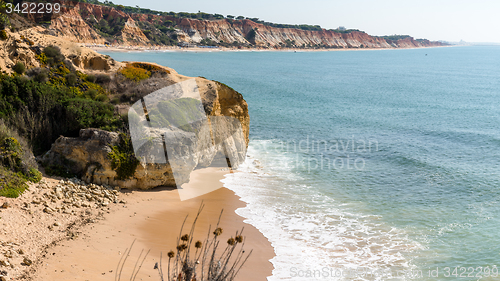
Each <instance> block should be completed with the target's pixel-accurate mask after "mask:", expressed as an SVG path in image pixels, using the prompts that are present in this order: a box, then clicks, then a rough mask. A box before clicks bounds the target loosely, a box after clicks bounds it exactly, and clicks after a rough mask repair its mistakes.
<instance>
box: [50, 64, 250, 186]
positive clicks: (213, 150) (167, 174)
mask: <svg viewBox="0 0 500 281" xmlns="http://www.w3.org/2000/svg"><path fill="white" fill-rule="evenodd" d="M165 69H166V70H168V71H169V74H168V76H167V77H164V79H165V81H166V84H167V85H171V84H175V83H179V82H183V81H186V80H190V79H192V78H190V77H186V76H183V75H179V74H177V73H176V72H175V71H174V70H173V69H170V68H166V67H165ZM195 82H196V85H197V88H198V92H199V95H200V98H201V102H202V104H203V109H204V111H205V114H206V115H207V121H208V122H209V124H210V126H206V127H204V130H209V131H208V132H202V131H200V132H198V133H197V134H196V136H195V134H192V133H191V134H190V133H188V132H184V131H181V130H178V129H176V131H175V132H174V133H175V134H177V135H179V134H181V135H183V137H185V138H186V141H182V142H178V147H174V148H173V150H175V151H177V152H179V153H181V154H183V155H184V156H186V157H179V158H176V159H175V160H172V159H170V157H171V156H172V155H170V154H169V160H168V161H169V162H168V163H167V164H161V163H151V162H148V161H143V160H144V159H142V158H141V157H139V159H140V160H141V163H140V164H139V165H138V166H137V168H136V170H135V172H134V174H133V175H132V176H131V177H130V178H128V179H125V180H124V179H120V178H119V176H118V174H117V172H116V171H115V170H114V169H113V168H112V165H111V158H110V157H109V153H110V152H111V151H112V147H113V146H116V145H118V143H119V135H118V134H117V133H114V132H107V131H103V130H100V129H82V130H81V131H80V136H79V137H78V138H70V137H64V136H61V137H60V138H58V139H57V140H56V142H55V143H54V144H53V145H52V148H51V150H50V151H48V152H47V153H46V154H45V155H44V156H43V157H42V159H41V160H42V162H43V163H44V164H45V165H49V166H50V165H56V166H63V167H64V168H65V169H69V170H71V171H72V172H73V173H75V174H79V175H80V176H81V177H82V179H83V180H85V181H86V182H88V183H90V182H92V183H95V184H108V185H112V186H120V187H121V188H139V189H151V188H154V187H157V186H176V185H177V186H180V185H181V184H183V183H185V182H188V181H189V178H190V174H191V172H192V171H193V170H194V169H196V168H202V167H208V166H210V165H212V164H213V163H214V162H218V163H221V161H225V160H226V158H227V159H229V158H230V159H231V163H230V165H231V167H233V168H235V167H237V166H238V165H239V164H240V163H242V162H243V161H244V160H245V157H246V148H247V146H248V142H249V138H248V136H249V123H250V117H249V115H248V105H247V103H246V101H245V100H244V99H243V97H242V95H241V94H239V93H238V92H236V91H235V90H233V89H231V88H230V87H228V86H226V85H224V84H221V83H219V82H215V81H210V80H207V79H204V78H201V77H197V78H195ZM127 111H128V109H127ZM227 117H232V118H229V119H228V118H227ZM233 118H234V119H237V120H238V121H239V122H237V123H234V121H232V120H234V119H233ZM234 125H236V126H234ZM240 125H241V127H240ZM235 127H237V128H241V131H240V132H237V130H234V128H235ZM227 132H230V133H229V134H227ZM233 132H236V133H233ZM162 135H163V136H165V142H167V143H169V144H170V145H174V146H175V145H176V144H175V142H169V140H168V138H169V137H168V134H166V133H164V131H162V130H158V131H154V130H153V132H152V134H151V135H148V139H150V141H151V146H153V147H158V146H159V147H163V143H162V142H163V141H162ZM217 136H219V137H220V136H222V138H219V140H218V137H217ZM212 142H214V143H215V145H208V146H207V144H211V143H212ZM158 144H159V145H158ZM136 156H137V155H136ZM172 161H176V162H175V165H176V169H173V168H172V165H174V164H173V163H172ZM226 167H227V166H226ZM174 172H175V175H174Z"/></svg>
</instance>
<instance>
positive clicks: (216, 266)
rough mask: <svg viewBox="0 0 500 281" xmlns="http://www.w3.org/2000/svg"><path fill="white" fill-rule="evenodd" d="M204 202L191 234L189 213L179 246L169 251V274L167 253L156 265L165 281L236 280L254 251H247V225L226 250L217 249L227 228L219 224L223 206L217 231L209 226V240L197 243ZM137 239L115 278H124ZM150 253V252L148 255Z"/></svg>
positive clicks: (182, 227)
mask: <svg viewBox="0 0 500 281" xmlns="http://www.w3.org/2000/svg"><path fill="white" fill-rule="evenodd" d="M204 206H205V205H204V204H203V202H202V203H201V205H200V208H199V209H198V212H197V214H196V217H195V219H194V221H193V224H192V225H191V229H190V231H189V234H182V233H183V230H184V225H185V223H186V220H187V218H188V216H186V218H185V219H184V222H183V223H182V226H181V229H180V232H179V236H178V237H177V244H176V250H175V252H174V251H173V250H172V251H170V252H168V254H167V256H168V264H167V274H166V275H165V273H164V272H163V254H162V253H161V254H160V263H159V264H158V263H156V264H155V266H154V269H157V270H158V274H159V276H160V279H161V281H233V280H234V279H235V277H236V275H237V274H238V272H239V271H240V269H241V267H242V266H243V265H244V264H245V262H246V261H247V260H248V258H249V257H250V254H252V251H250V252H249V253H248V254H245V250H244V245H245V242H244V238H243V236H242V233H243V228H242V229H241V231H239V232H238V231H236V235H235V236H234V237H231V238H229V239H228V240H227V242H226V243H227V245H226V246H225V248H224V250H223V251H222V254H218V253H217V249H219V246H220V243H221V241H222V240H221V238H220V236H221V235H222V232H223V229H222V228H220V227H219V224H220V219H221V217H222V213H223V211H224V210H221V212H220V214H219V219H218V221H217V225H216V227H215V229H214V231H213V232H212V231H211V227H209V229H208V233H207V237H206V238H205V240H204V241H203V242H202V241H200V240H197V241H196V242H194V244H193V241H194V240H193V236H194V229H195V226H196V222H197V221H198V218H199V216H200V214H201V211H202V210H203V207H204ZM134 242H135V240H134ZM134 242H133V243H132V245H131V246H130V248H129V249H127V250H125V254H124V256H122V258H121V259H120V262H119V263H118V267H117V270H116V276H115V280H118V281H119V280H121V279H120V278H121V274H122V271H123V266H124V264H125V262H126V261H127V258H128V257H129V255H130V250H131V249H132V247H133V246H134ZM193 247H194V250H193ZM193 251H194V253H193ZM148 253H149V251H148ZM148 253H146V256H147V255H148ZM141 255H142V252H141ZM141 255H139V257H138V258H137V261H136V264H135V266H134V270H133V271H132V276H131V277H130V280H131V281H132V280H135V278H136V276H137V273H138V272H139V270H140V269H141V267H142V264H143V263H144V260H145V259H146V256H144V258H143V260H142V262H141V263H140V265H139V267H138V268H137V265H138V264H139V261H140V259H141ZM136 268H137V271H136Z"/></svg>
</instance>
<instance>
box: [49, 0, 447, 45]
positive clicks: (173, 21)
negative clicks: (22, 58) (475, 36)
mask: <svg viewBox="0 0 500 281" xmlns="http://www.w3.org/2000/svg"><path fill="white" fill-rule="evenodd" d="M103 20H104V21H103ZM107 25H109V27H108V26H107ZM165 27H168V30H167V29H163V30H160V29H162V28H165ZM158 28H160V29H158ZM49 30H50V31H51V32H52V33H53V34H56V35H58V36H59V37H62V38H66V39H69V40H71V41H73V42H81V43H99V44H103V43H105V42H108V43H111V44H112V43H116V44H121V45H138V46H148V45H158V44H160V45H161V44H174V43H178V42H185V43H194V44H197V43H200V42H202V41H203V40H205V43H206V42H211V43H212V44H217V45H222V46H240V47H241V46H243V47H245V46H246V47H248V46H256V47H261V48H285V47H287V48H415V47H430V46H442V45H443V43H441V42H431V41H428V40H414V39H413V38H411V37H409V38H406V39H400V40H396V41H392V40H386V39H384V38H381V37H377V36H371V35H368V34H366V33H364V32H360V31H352V32H349V33H339V32H336V31H332V30H325V29H322V30H317V31H309V30H302V29H296V28H276V27H272V26H269V25H264V24H260V23H256V22H254V21H252V20H248V19H243V20H233V19H219V20H204V19H190V18H181V17H174V16H170V15H165V14H163V15H156V14H136V13H126V12H123V11H121V10H119V9H116V8H114V7H108V6H101V5H94V4H88V3H78V2H76V3H73V5H66V6H65V8H64V9H63V11H62V13H61V14H59V15H57V16H54V18H53V19H52V23H51V25H50V26H49ZM106 32H107V33H106ZM146 34H147V35H148V36H146ZM166 39H168V40H166ZM207 40H208V41H207Z"/></svg>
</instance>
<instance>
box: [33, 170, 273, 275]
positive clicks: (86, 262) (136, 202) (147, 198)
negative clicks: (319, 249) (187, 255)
mask: <svg viewBox="0 0 500 281" xmlns="http://www.w3.org/2000/svg"><path fill="white" fill-rule="evenodd" d="M226 173H228V172H227V171H222V170H221V169H220V168H207V169H200V170H196V171H194V172H193V173H192V174H191V181H190V183H188V184H187V185H191V186H189V187H193V186H200V185H203V187H205V188H206V187H207V186H212V187H214V189H215V187H222V183H221V182H220V180H221V179H222V178H223V177H224V174H226ZM184 187H186V186H185V185H183V188H184ZM120 198H121V199H124V200H126V201H127V204H125V205H122V204H120V205H113V207H112V208H110V211H109V213H107V214H105V215H104V217H103V219H102V220H99V221H97V222H96V223H93V224H88V225H86V226H84V227H83V228H82V229H80V230H81V233H80V234H79V235H78V237H77V238H76V239H74V240H67V241H63V242H60V243H57V245H55V246H52V247H50V248H48V249H47V250H46V253H45V257H43V258H42V259H41V262H39V263H38V265H37V266H36V267H35V268H33V270H32V273H31V276H32V278H33V279H32V280H92V281H97V280H111V279H113V280H114V277H115V272H116V268H117V265H118V263H119V261H120V258H121V257H122V256H123V253H124V252H125V250H126V249H127V248H128V247H130V245H131V244H132V242H133V241H134V240H135V244H134V246H133V248H132V251H131V253H130V257H129V258H128V260H127V262H126V264H125V266H124V269H123V272H122V276H121V277H122V279H121V280H129V279H130V274H131V272H132V270H133V267H134V265H135V262H136V260H137V258H138V257H139V255H140V253H141V251H142V250H144V252H147V251H148V250H149V249H150V250H151V251H150V253H149V255H148V256H147V258H146V260H145V262H144V265H143V267H142V268H141V270H140V272H139V274H138V275H137V279H136V280H160V279H159V275H158V271H157V270H154V269H153V267H154V265H155V263H156V262H158V261H159V258H160V252H163V257H164V259H163V267H164V272H166V268H167V267H166V266H167V260H168V258H166V253H167V252H168V251H170V250H174V249H175V246H176V241H177V237H178V236H179V231H180V228H181V225H182V223H183V221H184V219H185V217H186V215H188V219H187V221H186V224H185V228H184V230H185V231H183V234H184V233H188V231H189V229H190V227H191V222H192V221H193V219H194V217H195V215H196V212H197V211H198V209H199V207H200V204H201V202H202V201H203V203H204V204H205V207H204V209H203V211H202V213H201V215H200V217H199V219H198V222H197V225H196V229H195V234H194V239H195V241H196V240H201V241H204V239H205V238H206V235H207V232H208V229H209V226H210V225H211V226H212V231H213V228H214V227H215V225H216V224H217V220H218V217H219V214H220V211H221V209H224V212H223V214H222V218H221V223H220V227H222V228H223V234H222V235H221V245H222V246H220V247H221V248H222V247H225V245H226V241H227V239H228V238H230V237H231V236H233V237H234V235H235V232H236V231H239V230H241V228H242V227H244V232H243V236H244V237H245V245H244V248H245V250H246V251H247V253H248V252H249V251H250V250H253V253H252V255H251V256H250V258H249V259H248V261H247V263H246V264H245V265H244V267H243V268H242V269H241V271H240V273H239V274H238V276H237V277H236V280H242V281H246V280H266V277H267V276H270V275H271V274H272V269H273V266H272V264H271V263H270V262H269V260H270V259H271V258H273V257H274V255H275V254H274V249H273V248H272V246H271V244H270V242H269V241H268V240H267V239H266V238H265V237H264V236H263V235H262V234H261V233H260V232H259V231H258V230H257V229H256V228H255V227H253V226H251V225H249V224H246V223H244V222H243V218H242V217H240V216H238V215H237V214H236V213H235V210H236V209H237V208H241V207H244V206H245V204H244V203H243V202H242V201H240V200H239V198H238V196H236V195H235V194H234V192H232V191H231V190H229V189H226V188H223V187H222V188H219V189H216V190H215V191H213V192H211V193H208V194H205V195H203V196H200V197H196V198H193V199H190V200H186V201H180V199H179V195H178V192H177V190H176V189H168V188H164V189H155V190H153V191H128V192H127V191H124V192H123V193H122V194H121V195H120Z"/></svg>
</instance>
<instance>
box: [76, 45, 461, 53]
mask: <svg viewBox="0 0 500 281" xmlns="http://www.w3.org/2000/svg"><path fill="white" fill-rule="evenodd" d="M457 46H459V45H449V46H428V47H409V48H338V49H334V48H332V49H325V48H323V49H299V48H283V49H267V48H242V49H237V48H225V47H217V48H202V47H189V48H187V47H184V48H182V47H175V46H162V47H143V46H98V45H96V46H93V45H88V44H86V45H81V47H85V48H89V49H92V50H94V51H96V52H98V53H99V52H100V51H111V52H124V53H127V52H130V53H134V52H174V53H189V52H195V53H197V52H200V53H211V52H288V53H303V52H337V51H338V52H345V51H382V50H411V49H429V48H446V47H457Z"/></svg>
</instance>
